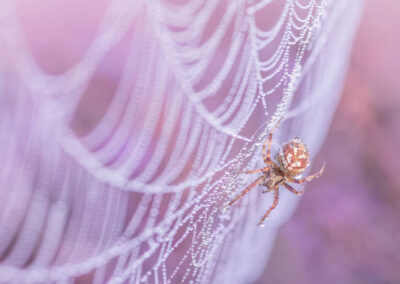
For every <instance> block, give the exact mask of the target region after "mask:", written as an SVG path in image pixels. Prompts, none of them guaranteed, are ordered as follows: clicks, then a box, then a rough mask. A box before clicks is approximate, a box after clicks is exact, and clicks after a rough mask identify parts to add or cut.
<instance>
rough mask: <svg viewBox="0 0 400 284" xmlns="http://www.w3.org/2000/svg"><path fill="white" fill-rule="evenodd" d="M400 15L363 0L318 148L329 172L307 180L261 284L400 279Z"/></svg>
mask: <svg viewBox="0 0 400 284" xmlns="http://www.w3.org/2000/svg"><path fill="white" fill-rule="evenodd" d="M398 15H400V2H399V1H388V0H387V1H377V0H375V1H366V6H365V11H364V15H363V19H362V22H361V24H360V29H359V32H358V36H357V39H356V41H355V45H354V48H353V55H352V60H351V63H350V70H349V74H348V78H347V82H346V85H345V88H344V92H343V97H342V100H341V102H340V104H339V107H338V111H337V114H336V118H335V119H334V121H333V125H332V128H331V131H330V133H329V135H328V137H327V140H326V143H325V146H324V148H323V149H322V151H321V152H320V154H319V160H323V159H325V160H326V161H327V170H326V174H325V175H324V176H323V177H322V178H321V179H320V180H318V181H317V182H315V183H312V184H310V185H309V186H308V188H307V192H306V194H305V196H304V199H303V200H302V202H301V203H300V206H299V208H298V210H297V212H296V213H295V216H294V217H293V218H292V219H291V220H290V222H288V223H287V224H286V225H285V226H284V227H283V228H282V229H281V231H280V233H279V234H278V236H277V244H276V247H275V250H274V252H273V256H272V258H271V262H270V264H269V266H268V267H267V269H266V271H265V273H264V276H263V277H262V278H260V280H259V281H258V282H257V283H267V281H266V280H265V281H264V280H263V279H268V283H297V284H301V283H341V284H347V283H349V284H350V283H352V284H357V283H360V284H367V283H371V284H372V283H400V271H399V267H400V242H399V240H400V226H399V219H400V175H399V171H400V160H399V148H398V145H400V127H399V125H400V96H399V94H400V80H399V76H400V53H399V51H400V40H399V37H398V32H399V31H398V29H399V27H400V18H399V16H398ZM314 164H315V165H319V163H318V160H317V162H316V163H314Z"/></svg>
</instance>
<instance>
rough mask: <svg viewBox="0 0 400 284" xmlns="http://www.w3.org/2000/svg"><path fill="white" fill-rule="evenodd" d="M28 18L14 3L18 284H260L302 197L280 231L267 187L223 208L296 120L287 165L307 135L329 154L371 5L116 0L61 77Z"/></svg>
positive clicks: (10, 201)
mask: <svg viewBox="0 0 400 284" xmlns="http://www.w3.org/2000/svg"><path fill="white" fill-rule="evenodd" d="M21 6H22V7H21ZM19 9H23V4H22V2H21V3H19V2H18V1H3V2H2V3H1V4H0V10H1V12H0V63H1V66H0V87H1V89H0V141H1V145H2V147H0V159H1V161H2V162H1V170H0V196H1V201H0V282H2V283H3V282H10V283H74V282H75V281H76V282H79V283H246V282H251V281H253V280H254V279H256V278H257V276H258V274H259V272H260V270H261V269H263V267H264V265H265V262H266V260H267V257H268V255H269V250H270V248H271V245H272V244H273V239H274V236H275V232H276V230H277V228H278V227H279V225H280V224H281V223H282V222H283V221H284V220H285V219H287V218H288V217H289V215H290V214H291V212H292V211H293V209H294V207H295V205H296V203H297V200H298V199H296V197H293V196H291V195H290V194H286V192H282V198H281V201H280V204H279V207H278V209H276V210H275V211H274V212H273V214H272V215H271V218H270V219H269V220H268V221H267V226H266V227H265V228H263V229H260V228H258V227H257V226H256V224H257V222H258V220H259V216H260V215H261V214H262V213H264V211H265V210H266V209H268V207H269V206H270V204H271V202H272V199H271V196H269V195H262V194H261V193H260V190H258V189H254V190H253V191H252V192H251V193H250V194H248V195H247V196H246V198H243V199H242V200H241V201H240V202H239V203H237V204H235V205H234V206H232V207H231V208H229V209H228V210H227V211H222V210H221V208H222V206H223V204H224V203H225V202H226V201H227V200H229V199H230V198H231V197H232V196H234V195H235V194H237V193H238V192H239V191H240V190H242V189H243V188H244V187H245V186H246V185H247V184H249V183H250V182H251V181H252V180H254V179H255V178H256V176H254V175H251V176H243V175H239V174H238V173H239V172H240V171H242V170H243V169H253V168H256V167H260V166H262V159H261V144H262V141H263V140H264V139H265V137H266V134H267V131H268V129H270V128H271V126H272V125H274V124H275V123H276V121H277V120H278V119H279V118H280V117H284V122H283V123H282V124H281V126H280V128H279V131H278V133H277V134H276V135H275V137H274V145H273V150H276V148H277V146H278V144H279V143H281V142H284V141H285V140H287V139H288V138H290V137H292V136H300V137H302V138H303V140H304V141H306V143H307V145H308V147H309V148H310V149H311V152H312V154H314V155H315V153H316V152H317V150H318V148H319V146H320V144H321V142H322V140H323V139H324V136H325V133H326V130H327V128H328V126H329V123H330V119H331V117H332V114H333V111H334V109H335V106H336V102H337V99H338V95H339V93H340V90H341V85H342V80H343V77H344V72H345V70H346V62H347V59H348V54H349V50H350V46H351V40H352V36H353V34H354V30H355V27H356V24H357V21H358V16H359V12H360V10H361V5H360V1H358V0H352V1H348V0H275V1H274V0H261V1H256V0H254V1H246V0H231V1H228V0H225V1H214V0H191V1H167V0H148V1H147V0H146V1H145V0H143V1H140V0H138V1H122V0H110V2H109V3H108V5H107V8H106V10H105V12H104V15H103V16H102V20H101V21H100V23H99V27H98V32H97V34H96V36H95V37H94V38H93V39H91V43H90V45H89V47H88V48H87V50H86V52H85V53H84V55H83V56H82V57H81V58H80V60H79V62H77V63H76V64H74V65H72V66H71V67H69V68H68V70H65V71H64V72H62V73H58V74H52V73H50V72H47V71H45V69H43V68H42V67H41V66H40V64H39V63H38V60H37V58H36V57H35V54H34V52H32V47H31V45H30V43H29V39H28V37H27V35H26V32H25V30H24V26H23V25H22V24H21V19H20V15H19V13H18V11H19ZM50 40H51V39H50ZM110 70H111V71H110ZM113 70H114V71H113ZM115 70H117V71H115ZM118 70H119V71H118ZM107 80H108V81H107ZM105 81H107V82H110V83H109V85H112V86H113V87H112V88H108V89H107V90H108V91H107V90H106V91H105V90H104V89H106V87H104V85H102V84H103V83H104V82H105ZM244 259H245V260H246V261H245V262H243V260H244Z"/></svg>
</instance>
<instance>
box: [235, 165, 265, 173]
mask: <svg viewBox="0 0 400 284" xmlns="http://www.w3.org/2000/svg"><path fill="white" fill-rule="evenodd" d="M270 169H271V167H270V166H267V167H265V168H262V169H258V170H252V171H247V172H242V173H241V174H255V173H263V174H265V173H266V172H268V171H269V170H270Z"/></svg>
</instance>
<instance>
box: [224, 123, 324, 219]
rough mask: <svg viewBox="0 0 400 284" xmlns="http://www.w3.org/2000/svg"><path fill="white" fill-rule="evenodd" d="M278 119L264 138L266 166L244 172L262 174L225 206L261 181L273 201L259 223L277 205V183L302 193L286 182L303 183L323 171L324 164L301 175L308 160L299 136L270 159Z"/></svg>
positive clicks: (307, 154) (301, 191) (294, 191)
mask: <svg viewBox="0 0 400 284" xmlns="http://www.w3.org/2000/svg"><path fill="white" fill-rule="evenodd" d="M280 121H281V120H279V121H278V123H277V124H276V125H275V127H274V128H273V129H272V131H271V132H270V133H269V135H268V137H269V138H268V139H266V140H265V143H264V145H263V158H264V162H265V164H266V167H265V168H262V169H258V170H252V171H248V172H245V174H252V173H262V176H260V177H259V178H258V179H256V180H255V181H254V182H253V183H252V184H250V185H249V186H248V187H247V188H246V189H245V190H243V191H242V192H241V193H240V194H239V195H238V196H237V197H235V198H234V199H233V200H231V201H230V202H229V203H228V204H227V205H226V206H225V207H228V206H230V205H232V204H233V203H234V202H236V201H237V200H239V199H240V198H241V197H242V196H243V195H245V194H246V193H248V192H249V191H250V190H251V189H252V188H254V187H255V186H256V185H258V184H260V183H262V185H263V186H264V187H266V189H265V190H263V191H262V192H263V193H265V192H269V191H274V203H273V204H272V206H271V207H270V208H269V209H268V211H267V212H266V213H265V214H264V216H263V217H262V218H261V221H260V223H259V225H262V224H263V222H264V221H265V219H267V217H268V215H269V213H271V211H272V210H273V209H274V208H275V207H276V206H277V205H278V201H279V185H283V186H284V187H285V188H286V189H288V190H289V191H291V192H292V193H294V194H298V195H300V194H303V192H304V191H303V190H296V189H294V188H293V187H292V186H291V185H289V184H288V182H294V183H297V184H303V183H305V182H307V181H310V180H312V179H314V178H317V177H319V176H320V175H321V174H322V173H323V171H324V168H325V166H322V168H321V170H320V171H319V172H318V173H316V174H313V175H310V176H308V177H306V178H302V177H301V174H302V173H303V172H304V171H305V170H306V168H307V167H308V166H309V164H310V162H309V152H308V150H307V147H306V146H305V145H304V144H303V142H302V141H301V139H300V138H293V139H292V140H290V141H289V142H288V143H285V144H283V145H282V146H281V148H280V149H279V151H278V154H277V155H276V162H274V161H272V160H271V142H272V135H273V133H274V131H275V129H276V128H277V127H278V125H279V122H280ZM267 145H268V146H267Z"/></svg>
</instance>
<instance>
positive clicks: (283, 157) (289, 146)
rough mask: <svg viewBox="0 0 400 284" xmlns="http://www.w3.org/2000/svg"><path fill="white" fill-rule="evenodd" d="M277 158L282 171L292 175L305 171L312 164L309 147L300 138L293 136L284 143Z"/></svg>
mask: <svg viewBox="0 0 400 284" xmlns="http://www.w3.org/2000/svg"><path fill="white" fill-rule="evenodd" d="M276 159H277V162H278V164H279V167H280V168H281V169H282V171H283V172H285V174H287V175H290V176H297V175H299V174H301V173H303V172H304V171H305V169H306V168H307V167H308V165H309V164H310V163H309V153H308V150H307V147H306V145H304V144H303V142H302V141H301V139H300V138H293V139H292V140H290V141H289V142H288V143H286V144H284V145H282V147H281V148H280V149H279V152H278V154H277V157H276Z"/></svg>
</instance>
